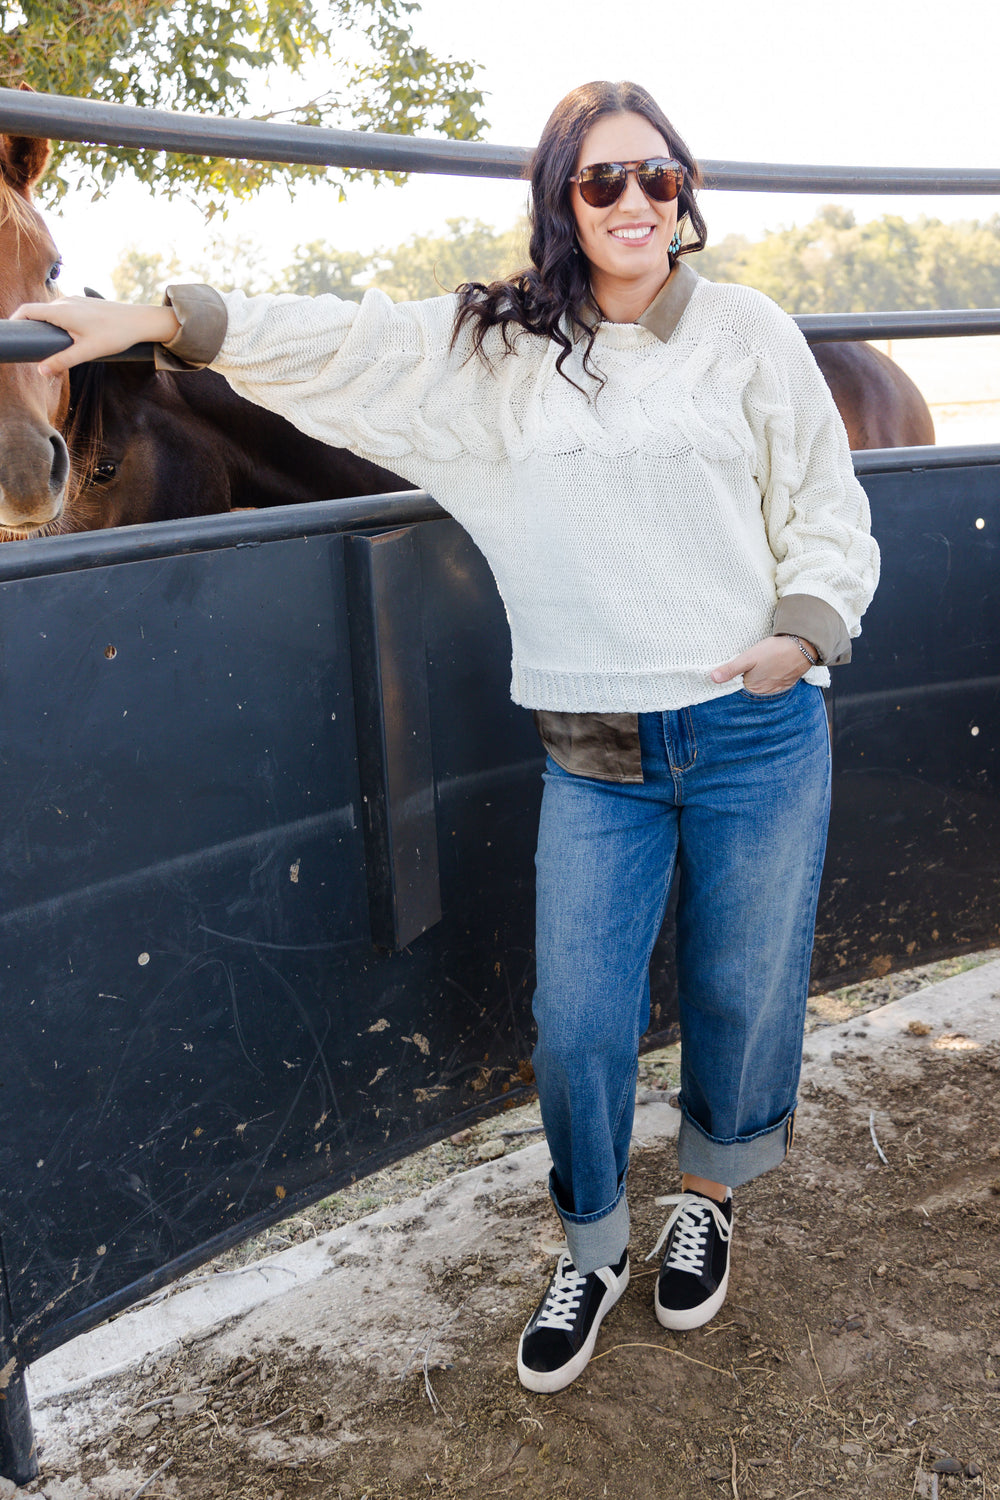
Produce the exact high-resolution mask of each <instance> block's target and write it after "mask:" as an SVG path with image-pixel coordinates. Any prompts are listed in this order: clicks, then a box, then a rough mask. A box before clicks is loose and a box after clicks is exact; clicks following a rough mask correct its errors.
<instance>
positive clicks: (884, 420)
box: [813, 344, 934, 449]
mask: <svg viewBox="0 0 1000 1500" xmlns="http://www.w3.org/2000/svg"><path fill="white" fill-rule="evenodd" d="M813 354H814V356H815V358H816V363H817V364H818V365H819V367H820V370H821V371H822V374H823V379H824V380H825V381H826V383H827V385H828V386H829V387H830V390H831V391H832V392H833V399H834V401H835V402H836V403H837V410H838V411H839V412H840V415H841V417H842V418H843V422H844V426H845V427H846V428H847V437H848V441H849V442H850V445H851V447H852V448H854V449H858V448H919V447H924V446H925V445H929V444H931V443H933V442H934V421H933V419H932V417H931V414H930V411H929V410H928V407H927V402H926V401H925V400H924V398H923V396H921V394H920V392H919V391H918V390H917V387H916V386H915V385H914V384H913V381H912V380H911V379H910V377H909V375H907V374H905V373H904V371H902V370H901V369H900V368H899V366H898V365H897V364H895V363H894V362H893V361H892V360H891V359H890V358H889V357H888V355H885V354H883V353H881V351H880V350H878V349H873V348H872V346H871V344H813Z"/></svg>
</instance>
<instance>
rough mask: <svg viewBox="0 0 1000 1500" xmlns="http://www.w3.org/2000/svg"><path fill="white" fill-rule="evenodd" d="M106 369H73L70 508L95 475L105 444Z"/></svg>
mask: <svg viewBox="0 0 1000 1500" xmlns="http://www.w3.org/2000/svg"><path fill="white" fill-rule="evenodd" d="M106 384H107V371H106V367H105V366H104V365H103V364H83V365H76V366H75V367H74V369H72V370H71V371H70V384H69V389H70V396H69V424H68V426H67V429H66V446H67V447H68V448H69V452H70V468H71V474H72V478H71V481H70V485H71V493H70V500H69V504H68V506H67V509H72V505H73V502H74V501H76V500H77V499H78V498H79V495H80V493H81V491H83V490H84V489H86V487H87V486H88V485H89V484H90V482H91V480H92V479H93V477H94V466H95V465H96V464H97V462H98V460H99V459H100V457H101V452H102V448H103V444H104V417H103V411H104V399H105V387H106Z"/></svg>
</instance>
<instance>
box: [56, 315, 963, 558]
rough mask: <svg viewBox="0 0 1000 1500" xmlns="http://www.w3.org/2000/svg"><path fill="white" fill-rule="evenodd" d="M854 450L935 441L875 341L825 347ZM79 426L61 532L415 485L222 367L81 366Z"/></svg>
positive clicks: (74, 425)
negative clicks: (247, 395) (294, 417)
mask: <svg viewBox="0 0 1000 1500" xmlns="http://www.w3.org/2000/svg"><path fill="white" fill-rule="evenodd" d="M814 353H815V355H816V359H817V363H818V364H819V367H820V369H821V371H822V372H823V375H824V377H825V379H826V381H827V384H828V385H829V386H830V388H831V391H832V392H833V397H834V400H835V401H836V403H837V407H838V409H839V411H840V414H841V416H842V417H843V419H844V425H845V426H846V428H847V434H848V438H849V440H850V444H851V447H852V448H855V449H858V448H897V447H911V446H918V445H921V444H927V443H933V441H934V424H933V422H932V420H931V414H930V412H929V411H928V409H927V405H926V403H925V401H924V399H923V397H922V396H921V394H920V392H919V391H918V390H917V388H916V386H915V385H914V384H913V382H912V381H911V380H910V379H909V377H908V376H907V375H905V374H904V373H903V371H902V370H900V368H899V367H898V365H895V364H893V362H892V360H890V359H887V358H886V356H885V355H884V354H880V353H879V351H878V350H877V349H873V348H872V347H871V345H870V344H817V345H816V346H815V348H814ZM70 378H71V385H72V406H71V419H70V427H69V439H70V448H71V451H72V453H73V460H74V468H75V470H76V471H77V473H78V474H79V475H80V479H81V483H80V488H79V493H78V494H77V495H76V496H75V499H74V501H73V504H72V505H71V506H70V507H69V508H68V510H67V513H66V515H65V516H64V517H63V519H62V520H61V521H59V522H57V523H56V524H55V525H53V526H52V527H51V528H49V529H51V530H53V531H88V530H97V529H98V528H101V527H105V526H128V525H132V524H133V523H135V522H138V521H162V520H167V519H171V520H173V519H178V518H180V517H182V516H193V515H208V514H212V513H214V512H218V511H228V510H232V509H239V508H243V507H247V506H249V507H257V506H268V505H291V504H295V503H297V502H299V501H304V500H324V499H325V500H336V499H341V498H343V497H345V496H348V495H372V494H377V493H379V492H380V491H382V490H398V489H411V488H412V486H411V485H408V484H406V483H405V482H404V481H403V480H401V479H399V478H398V477H397V476H396V475H395V474H392V473H390V472H389V471H388V470H386V469H381V468H378V467H377V466H376V465H374V464H370V463H367V462H366V461H365V460H364V459H361V458H356V457H354V455H352V454H350V453H348V452H346V451H345V450H343V449H339V448H328V447H326V446H325V445H324V444H322V443H318V442H316V441H315V440H314V439H313V438H308V437H306V436H304V434H302V433H301V432H299V431H298V430H297V429H296V428H294V427H292V426H291V425H290V424H289V423H288V422H286V421H285V420H284V418H282V417H278V416H275V415H274V414H273V413H271V412H268V411H265V410H264V409H263V408H261V407H258V406H254V405H252V404H251V403H250V402H248V401H245V400H244V399H243V398H242V397H240V396H237V395H236V394H235V392H234V391H233V390H232V389H231V387H230V386H229V385H228V383H227V382H226V381H225V380H224V379H223V378H222V376H221V375H216V374H215V373H214V372H212V371H210V370H203V371H199V372H197V373H194V374H185V375H168V374H165V373H160V374H157V373H155V372H154V371H153V370H152V369H151V368H150V367H149V366H148V365H128V364H118V365H114V364H108V365H80V366H78V367H77V368H76V369H75V370H73V371H72V373H71V377H70Z"/></svg>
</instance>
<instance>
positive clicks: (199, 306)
mask: <svg viewBox="0 0 1000 1500" xmlns="http://www.w3.org/2000/svg"><path fill="white" fill-rule="evenodd" d="M163 303H164V306H165V307H169V308H170V309H171V310H172V311H173V314H174V316H175V317H176V319H177V321H178V323H180V325H181V326H180V328H179V330H178V331H177V333H175V334H174V336H173V338H172V339H171V340H170V341H169V343H166V344H157V345H155V346H154V349H153V357H154V362H155V365H156V368H157V369H158V370H203V369H204V368H205V366H206V365H210V364H211V363H212V361H213V359H215V357H216V356H217V354H218V352H219V350H220V349H221V348H222V343H223V340H224V339H225V337H226V325H227V323H228V315H227V313H226V304H225V302H224V301H223V300H222V298H221V297H220V296H219V293H218V292H217V291H216V290H215V288H214V287H211V286H168V287H167V289H166V291H165V292H164V294H163Z"/></svg>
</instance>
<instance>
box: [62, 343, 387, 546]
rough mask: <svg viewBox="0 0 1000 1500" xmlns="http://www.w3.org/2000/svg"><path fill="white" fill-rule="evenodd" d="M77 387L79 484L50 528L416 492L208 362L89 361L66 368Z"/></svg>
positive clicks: (74, 447) (74, 439)
mask: <svg viewBox="0 0 1000 1500" xmlns="http://www.w3.org/2000/svg"><path fill="white" fill-rule="evenodd" d="M70 389H71V405H70V420H69V428H68V433H67V436H68V439H69V446H70V452H71V453H72V455H73V465H74V469H75V471H76V473H77V475H78V476H79V480H80V483H79V490H78V493H77V494H76V495H75V497H74V500H73V503H72V505H70V506H69V507H68V508H67V511H66V514H65V515H64V516H63V517H62V519H61V520H60V521H58V522H57V523H56V524H55V525H53V526H51V527H50V528H48V530H49V531H53V532H66V531H92V530H93V531H96V530H99V529H100V528H102V527H106V526H131V525H134V524H135V523H137V522H142V521H167V520H177V519H180V518H181V517H183V516H202V515H212V514H215V513H217V512H220V511H229V510H234V509H242V508H245V507H254V508H256V507H261V506H269V505H296V504H299V503H300V502H303V501H307V500H339V499H344V498H346V497H347V496H349V495H376V494H379V493H381V492H382V491H385V490H409V489H412V488H413V485H411V484H407V483H406V481H405V480H402V479H400V478H399V477H398V476H397V475H395V474H391V473H390V472H389V471H388V470H387V469H382V468H379V467H378V465H376V464H372V463H368V462H367V461H366V460H365V459H363V458H357V457H355V455H354V454H353V453H348V452H347V451H346V450H344V449H342V448H330V447H327V445H326V444H325V443H320V442H317V441H316V440H315V439H314V438H311V437H307V436H306V435H305V434H304V433H302V432H299V431H298V430H297V429H296V428H295V427H293V426H292V425H291V423H289V422H286V421H285V419H284V417H279V416H276V415H275V414H274V413H273V412H269V411H265V410H264V409H263V408H262V407H259V406H254V405H253V404H252V403H251V402H249V401H245V400H244V399H243V398H242V397H241V396H237V395H236V393H235V391H234V390H233V389H232V387H231V386H230V385H229V384H228V382H227V381H225V380H224V379H223V378H222V376H221V375H217V374H216V373H215V372H214V371H212V370H199V371H196V372H192V373H190V374H184V375H171V374H168V373H166V372H163V371H161V372H159V373H157V372H155V371H154V370H153V369H152V368H151V366H149V365H142V364H85V365H78V366H77V367H76V368H75V369H74V370H72V371H71V372H70Z"/></svg>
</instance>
